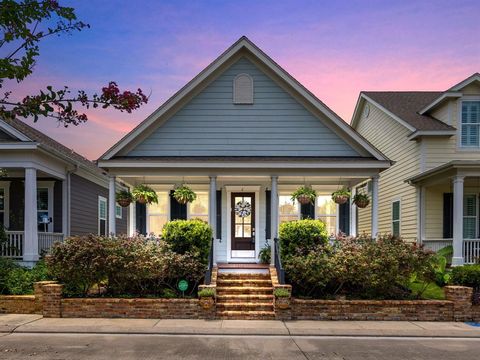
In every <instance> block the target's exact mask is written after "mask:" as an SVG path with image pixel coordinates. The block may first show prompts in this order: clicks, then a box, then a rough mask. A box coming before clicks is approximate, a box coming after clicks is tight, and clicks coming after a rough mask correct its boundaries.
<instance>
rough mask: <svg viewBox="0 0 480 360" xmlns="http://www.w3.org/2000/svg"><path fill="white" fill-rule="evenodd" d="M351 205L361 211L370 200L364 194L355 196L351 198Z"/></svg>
mask: <svg viewBox="0 0 480 360" xmlns="http://www.w3.org/2000/svg"><path fill="white" fill-rule="evenodd" d="M353 203H354V204H355V205H357V207H359V208H360V209H363V208H366V207H367V206H368V204H370V198H369V197H368V195H366V194H357V195H355V196H354V197H353Z"/></svg>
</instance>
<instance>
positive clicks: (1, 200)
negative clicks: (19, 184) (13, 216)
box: [0, 188, 6, 226]
mask: <svg viewBox="0 0 480 360" xmlns="http://www.w3.org/2000/svg"><path fill="white" fill-rule="evenodd" d="M5 196H6V194H5V189H4V188H0V226H5V219H4V217H5V203H6V199H5Z"/></svg>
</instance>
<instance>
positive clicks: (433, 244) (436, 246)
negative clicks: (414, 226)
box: [422, 239, 453, 252]
mask: <svg viewBox="0 0 480 360" xmlns="http://www.w3.org/2000/svg"><path fill="white" fill-rule="evenodd" d="M452 242H453V240H452V239H424V240H423V241H422V244H423V246H424V247H425V249H428V250H432V251H435V252H437V251H438V250H440V249H443V248H444V247H446V246H449V245H452Z"/></svg>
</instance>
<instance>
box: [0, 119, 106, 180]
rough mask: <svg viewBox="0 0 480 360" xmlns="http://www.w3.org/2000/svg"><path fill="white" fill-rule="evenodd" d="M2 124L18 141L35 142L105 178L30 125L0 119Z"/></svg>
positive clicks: (101, 173)
mask: <svg viewBox="0 0 480 360" xmlns="http://www.w3.org/2000/svg"><path fill="white" fill-rule="evenodd" d="M2 122H3V123H5V124H6V125H7V126H9V127H11V128H13V130H14V131H15V133H13V132H12V135H13V136H15V137H17V138H19V140H21V141H30V142H36V143H38V145H39V146H41V147H43V148H44V149H45V150H47V151H50V152H52V153H54V154H58V155H60V156H61V157H63V158H64V159H65V160H66V161H68V162H71V163H73V164H75V165H78V166H81V167H83V168H85V169H86V170H89V171H90V172H93V173H95V174H97V175H100V176H102V177H104V176H105V173H104V172H103V170H102V169H100V168H99V167H98V166H97V165H96V164H95V163H94V162H92V161H90V160H88V159H86V158H85V157H83V156H82V155H80V154H78V153H76V152H75V151H73V150H72V149H69V148H67V147H66V146H65V145H62V144H61V143H59V142H58V141H56V140H54V139H52V138H51V137H49V136H47V135H45V134H44V133H42V132H41V131H38V130H37V129H35V128H33V127H31V126H30V125H27V124H26V123H24V122H23V121H21V120H19V119H1V120H0V126H1V123H2Z"/></svg>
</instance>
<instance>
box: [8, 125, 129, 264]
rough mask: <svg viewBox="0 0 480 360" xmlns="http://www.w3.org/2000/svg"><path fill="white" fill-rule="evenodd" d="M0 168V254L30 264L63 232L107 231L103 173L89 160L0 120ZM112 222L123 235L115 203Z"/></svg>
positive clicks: (122, 215)
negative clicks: (3, 234) (3, 236)
mask: <svg viewBox="0 0 480 360" xmlns="http://www.w3.org/2000/svg"><path fill="white" fill-rule="evenodd" d="M79 130H80V129H79ZM0 168H3V169H6V171H7V176H6V177H2V178H0V226H2V225H3V226H4V227H5V228H6V230H7V235H8V242H7V244H6V245H4V246H3V247H2V248H0V256H6V257H11V258H15V259H17V260H19V261H22V262H23V263H25V264H27V265H31V264H32V263H34V262H35V261H37V260H38V258H39V255H40V254H41V253H42V252H43V251H47V250H48V249H49V248H50V247H51V246H52V244H53V243H54V242H55V241H61V240H63V239H64V237H65V236H69V235H82V234H88V233H93V234H107V223H108V177H107V176H105V174H104V173H103V171H102V170H101V169H99V168H98V167H97V166H96V165H95V164H94V163H93V162H91V161H89V160H87V159H85V158H84V157H83V156H81V155H79V154H77V153H75V152H74V151H73V150H71V149H69V148H67V147H65V146H63V145H62V144H60V143H58V142H57V141H55V140H53V139H52V138H50V137H48V136H46V135H45V134H43V133H41V132H40V131H38V130H36V129H34V128H33V127H31V126H29V125H27V124H25V123H24V122H22V121H20V120H0ZM119 186H121V185H120V184H119ZM115 220H116V224H117V229H118V232H119V233H126V232H127V210H126V209H123V208H121V207H119V206H115Z"/></svg>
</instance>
